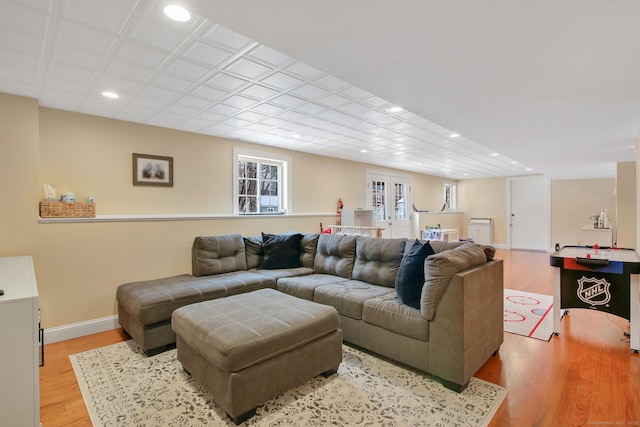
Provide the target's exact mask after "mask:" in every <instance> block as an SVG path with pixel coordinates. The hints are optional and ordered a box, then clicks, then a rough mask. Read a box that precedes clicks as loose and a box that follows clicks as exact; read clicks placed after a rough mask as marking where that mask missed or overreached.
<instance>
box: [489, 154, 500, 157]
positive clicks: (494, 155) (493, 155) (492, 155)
mask: <svg viewBox="0 0 640 427" xmlns="http://www.w3.org/2000/svg"><path fill="white" fill-rule="evenodd" d="M496 156H499V154H498V153H491V157H496Z"/></svg>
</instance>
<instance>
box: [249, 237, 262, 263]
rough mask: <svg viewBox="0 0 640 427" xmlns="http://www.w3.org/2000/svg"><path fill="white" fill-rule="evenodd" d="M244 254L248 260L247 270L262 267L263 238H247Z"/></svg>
mask: <svg viewBox="0 0 640 427" xmlns="http://www.w3.org/2000/svg"><path fill="white" fill-rule="evenodd" d="M244 254H245V257H246V259H247V270H251V269H252V268H258V267H260V263H262V257H263V256H264V248H263V247H262V237H245V238H244Z"/></svg>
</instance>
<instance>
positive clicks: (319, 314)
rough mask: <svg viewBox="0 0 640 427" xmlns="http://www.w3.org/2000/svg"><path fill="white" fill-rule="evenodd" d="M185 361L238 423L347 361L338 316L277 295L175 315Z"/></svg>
mask: <svg viewBox="0 0 640 427" xmlns="http://www.w3.org/2000/svg"><path fill="white" fill-rule="evenodd" d="M171 324H172V328H173V330H174V332H175V333H176V338H177V340H176V346H177V351H178V360H179V361H180V362H181V363H182V366H183V368H184V369H185V371H187V372H189V373H191V375H193V377H194V378H195V379H196V380H198V381H199V382H200V384H202V385H203V386H204V387H205V388H206V389H207V390H208V391H209V393H211V395H212V397H213V400H214V401H215V402H216V403H217V404H218V405H219V406H220V407H221V408H222V409H224V410H225V411H226V413H227V415H228V416H229V417H230V418H231V419H232V420H233V421H234V422H235V423H236V424H240V423H241V422H243V421H245V420H247V419H249V418H251V417H252V416H253V415H255V413H256V407H257V406H259V405H261V404H263V403H264V402H266V401H267V400H269V399H272V398H274V397H276V396H278V395H279V394H281V393H283V392H285V391H286V390H288V389H290V388H292V387H294V386H296V385H298V384H301V383H303V382H305V381H307V380H309V379H310V378H313V377H315V376H317V375H319V374H324V375H325V376H329V375H331V374H333V373H335V372H336V371H337V369H338V366H339V365H340V362H342V330H341V329H340V319H339V317H338V313H337V311H336V310H335V309H334V308H333V307H330V306H327V305H321V304H317V303H314V302H311V301H306V300H303V299H299V298H296V297H293V296H290V295H287V294H283V293H281V292H278V291H276V290H273V289H262V290H258V291H254V292H250V293H245V294H239V295H233V296H230V297H225V298H220V299H216V300H211V301H205V302H200V303H196V304H191V305H187V306H184V307H181V308H179V309H177V310H175V311H174V312H173V314H172V317H171Z"/></svg>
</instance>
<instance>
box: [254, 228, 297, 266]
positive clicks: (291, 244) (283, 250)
mask: <svg viewBox="0 0 640 427" xmlns="http://www.w3.org/2000/svg"><path fill="white" fill-rule="evenodd" d="M301 240H302V234H300V233H298V234H280V235H278V234H265V233H262V248H263V250H264V258H263V259H262V263H261V264H260V268H264V269H276V268H296V267H302V262H301V261H300V241H301Z"/></svg>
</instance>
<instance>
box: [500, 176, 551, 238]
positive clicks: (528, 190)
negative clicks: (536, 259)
mask: <svg viewBox="0 0 640 427" xmlns="http://www.w3.org/2000/svg"><path fill="white" fill-rule="evenodd" d="M549 194H550V191H549V180H548V179H547V178H545V177H543V176H540V177H527V178H512V179H510V180H509V205H510V211H509V212H508V215H509V220H510V227H509V231H510V235H511V236H510V239H511V248H512V249H525V250H540V251H546V250H549V248H550V244H549V239H550V219H549V218H550V202H549Z"/></svg>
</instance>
